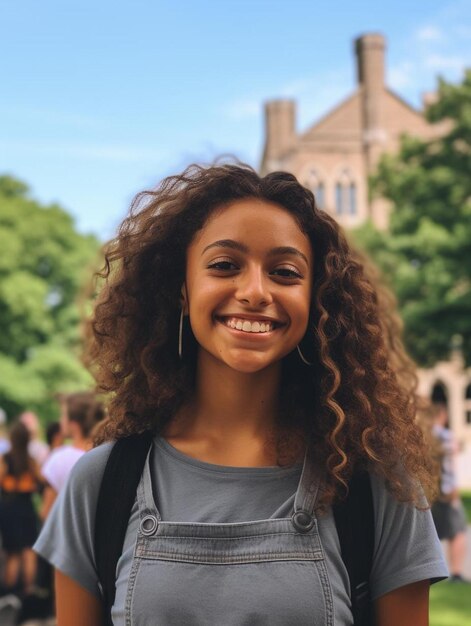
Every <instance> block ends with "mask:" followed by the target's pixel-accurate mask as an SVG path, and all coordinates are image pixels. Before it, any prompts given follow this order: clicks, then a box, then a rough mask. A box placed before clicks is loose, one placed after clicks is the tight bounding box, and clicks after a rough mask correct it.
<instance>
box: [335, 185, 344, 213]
mask: <svg viewBox="0 0 471 626" xmlns="http://www.w3.org/2000/svg"><path fill="white" fill-rule="evenodd" d="M335 212H336V213H337V215H342V214H343V186H342V184H341V183H336V185H335Z"/></svg>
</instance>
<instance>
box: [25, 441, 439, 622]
mask: <svg viewBox="0 0 471 626" xmlns="http://www.w3.org/2000/svg"><path fill="white" fill-rule="evenodd" d="M110 450H111V444H104V445H103V446H100V447H98V448H96V449H94V450H92V451H90V452H88V453H86V454H85V455H84V456H83V457H82V458H81V459H80V460H79V461H78V463H77V464H76V465H75V467H74V469H73V471H72V474H71V476H70V479H69V482H68V485H67V487H66V489H65V490H64V491H63V492H62V493H61V494H60V496H59V498H58V500H57V502H56V504H55V506H54V509H53V510H52V512H51V514H50V516H49V518H48V520H47V522H46V524H45V526H44V528H43V530H42V533H41V535H40V537H39V539H38V541H37V542H36V544H35V546H34V549H35V550H36V551H37V552H38V553H39V554H41V555H42V556H43V557H44V558H46V559H47V560H48V561H50V562H51V563H52V564H53V565H54V566H55V567H56V568H58V569H59V570H61V571H62V572H64V573H65V574H67V575H68V576H69V577H70V578H72V579H73V580H75V581H76V582H77V583H79V584H80V585H82V586H83V587H84V588H85V589H87V590H88V591H90V592H91V593H92V594H94V595H97V596H99V590H98V584H97V583H98V581H97V575H96V570H95V565H94V556H93V533H94V521H95V508H96V499H97V497H98V490H99V487H100V481H101V477H102V474H103V471H104V467H105V464H106V461H107V459H108V455H109V453H110ZM301 470H302V467H301V465H297V466H294V467H292V468H289V469H282V468H278V467H258V468H240V467H223V466H218V465H213V464H210V463H204V462H202V461H198V460H196V459H193V458H190V457H188V456H186V455H184V454H182V453H181V452H179V451H178V450H176V449H175V448H173V447H172V446H171V445H170V444H169V443H168V442H167V441H165V440H164V439H161V438H156V439H155V445H154V449H153V453H152V455H151V475H152V481H153V495H154V498H155V501H156V504H157V507H158V509H159V511H160V514H161V516H162V519H163V520H164V521H174V522H195V523H201V522H202V523H234V522H247V521H253V520H263V519H278V518H287V517H290V515H291V513H292V509H293V504H294V496H295V492H296V489H297V486H298V482H299V479H300V476H301ZM372 490H373V502H374V509H375V550H374V560H373V567H372V572H371V591H372V597H373V599H376V598H378V597H380V596H381V595H383V594H385V593H388V592H389V591H392V590H394V589H396V588H398V587H401V586H403V585H407V584H409V583H412V582H416V581H418V580H425V579H432V580H438V579H441V578H443V577H446V576H447V574H448V573H447V568H446V565H445V562H444V558H443V554H442V550H441V546H440V543H439V541H438V538H437V535H436V532H435V528H434V525H433V522H432V519H431V515H430V512H429V511H418V510H417V509H415V508H414V507H413V506H411V505H409V504H403V503H398V502H397V501H396V500H395V499H394V498H393V497H392V496H391V495H390V494H389V493H388V492H387V490H386V489H385V487H384V485H383V483H382V481H381V480H379V479H378V478H377V477H375V476H373V477H372ZM318 522H319V534H320V538H321V540H322V544H323V547H324V551H325V555H326V563H327V571H328V576H329V579H330V584H331V587H332V594H333V600H334V611H335V620H334V623H335V624H336V625H339V626H344V625H345V626H347V625H349V624H351V621H352V618H351V611H350V608H349V606H350V603H349V584H348V575H347V572H346V569H345V566H344V564H343V562H342V559H341V557H340V547H339V540H338V536H337V532H336V529H335V524H334V520H333V516H332V514H331V513H328V514H326V515H323V516H321V517H320V518H319V520H318ZM138 524H139V512H138V508H137V504H135V505H134V507H133V510H132V512H131V517H130V520H129V524H128V529H127V533H126V538H125V542H124V549H123V554H122V556H121V558H120V560H119V562H118V566H117V583H116V600H115V606H114V608H113V612H112V615H113V622H114V624H116V625H121V624H124V611H125V597H126V590H127V585H128V579H129V574H130V570H131V565H132V559H133V554H134V548H135V543H136V535H137V530H138ZM178 601H179V603H181V602H185V594H184V593H183V594H180V595H179V596H178ZM266 610H267V612H269V611H270V607H267V609H266ZM189 614H191V607H189ZM208 623H209V622H208ZM267 623H269V622H267Z"/></svg>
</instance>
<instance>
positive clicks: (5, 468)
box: [0, 421, 42, 594]
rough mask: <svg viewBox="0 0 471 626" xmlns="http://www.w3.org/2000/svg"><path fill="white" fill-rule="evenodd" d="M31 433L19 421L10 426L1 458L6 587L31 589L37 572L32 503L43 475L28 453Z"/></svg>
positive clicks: (0, 513)
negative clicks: (8, 442) (6, 447)
mask: <svg viewBox="0 0 471 626" xmlns="http://www.w3.org/2000/svg"><path fill="white" fill-rule="evenodd" d="M29 442H30V434H29V431H28V429H27V428H26V426H25V425H24V424H23V423H21V422H20V421H17V422H15V423H14V424H13V425H12V427H11V429H10V450H9V451H8V452H6V453H5V454H4V455H3V456H2V457H1V458H0V490H1V497H0V536H1V540H2V547H3V550H4V552H5V555H6V562H5V570H4V573H3V584H4V585H5V588H6V590H16V589H17V586H18V585H19V587H20V593H21V594H28V593H30V592H31V588H32V585H33V583H34V578H35V575H36V555H35V554H34V552H33V550H32V546H33V543H34V542H35V541H36V538H37V536H38V528H39V519H38V516H37V515H36V511H35V508H34V504H33V500H32V497H33V494H34V493H36V492H37V491H38V490H39V488H40V486H41V484H42V479H41V476H40V473H39V467H38V465H37V463H36V461H35V460H34V459H33V458H32V457H31V456H29V454H28V444H29Z"/></svg>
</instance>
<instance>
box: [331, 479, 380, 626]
mask: <svg viewBox="0 0 471 626" xmlns="http://www.w3.org/2000/svg"><path fill="white" fill-rule="evenodd" d="M333 512H334V519H335V525H336V527H337V532H338V535H339V540H340V550H341V554H342V560H343V562H344V563H345V567H346V568H347V572H348V577H349V579H350V589H351V602H352V613H353V623H354V624H355V626H370V625H372V624H373V611H372V605H371V597H370V583H369V579H370V572H371V567H372V562H373V550H374V536H375V533H374V509H373V495H372V492H371V481H370V476H369V474H368V472H366V471H362V472H355V473H354V474H353V476H352V479H351V480H350V483H349V491H348V495H347V498H346V499H345V500H343V501H342V502H339V503H337V504H335V505H334V506H333Z"/></svg>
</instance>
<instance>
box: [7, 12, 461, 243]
mask: <svg viewBox="0 0 471 626" xmlns="http://www.w3.org/2000/svg"><path fill="white" fill-rule="evenodd" d="M0 19H1V24H2V37H1V41H0V58H1V59H2V61H1V64H2V72H1V75H2V79H1V82H2V97H1V99H0V119H1V122H0V172H2V173H10V174H13V175H15V176H17V177H19V178H21V179H23V180H24V181H26V182H27V183H28V184H29V185H30V186H31V187H32V190H33V195H34V196H35V197H37V198H38V199H39V200H41V201H42V202H45V203H46V202H53V201H57V202H59V203H60V204H61V205H62V206H63V207H64V208H66V209H67V210H68V211H69V212H70V213H72V214H73V215H74V216H75V218H76V221H77V226H78V227H79V229H80V230H82V231H83V232H95V233H96V234H98V235H99V236H100V237H101V238H106V237H109V236H111V235H112V234H113V232H114V230H115V228H116V226H117V224H118V223H119V222H120V220H121V219H122V218H123V217H124V215H125V213H126V211H127V208H128V205H129V203H130V201H131V199H132V197H133V195H134V194H135V193H137V192H138V191H140V190H141V189H144V188H146V187H152V186H155V185H156V184H157V182H158V181H159V180H160V179H161V178H162V177H164V176H166V175H168V174H172V173H176V172H178V171H180V170H182V169H183V167H184V166H185V165H187V164H188V163H190V162H193V161H203V162H209V161H211V160H213V159H214V157H216V156H217V155H219V154H221V153H225V154H227V153H230V154H234V155H236V156H237V157H239V158H241V159H242V160H245V161H247V162H249V163H251V164H252V165H255V166H257V165H258V163H259V160H260V156H261V149H262V141H263V121H264V120H263V103H264V101H265V100H267V99H270V98H276V97H292V98H295V99H296V100H297V101H298V130H303V129H305V128H306V127H308V126H309V125H311V124H312V123H313V122H314V121H315V120H316V119H317V118H319V117H320V116H321V115H322V114H324V113H325V112H326V111H327V110H328V109H329V107H331V106H332V105H334V104H336V103H337V102H338V101H339V100H341V99H342V98H344V97H345V96H347V95H348V94H349V93H350V92H351V91H352V90H353V89H354V88H355V80H356V79H355V65H354V58H353V44H352V41H353V39H354V38H355V37H356V36H358V35H359V34H362V33H365V32H373V31H374V32H381V33H383V34H384V35H385V36H386V38H387V42H388V43H387V45H388V49H387V81H388V83H389V85H390V87H392V88H393V89H394V90H396V91H397V92H398V93H399V94H400V95H401V96H403V97H404V98H405V99H406V100H407V101H409V102H410V103H411V104H412V105H414V106H420V96H421V94H422V93H423V92H424V91H430V90H433V89H434V88H435V86H436V77H437V75H438V74H440V75H442V76H443V77H444V78H446V79H447V80H451V81H458V80H460V79H461V77H462V73H463V68H464V67H465V66H467V67H469V66H471V1H470V0H448V1H447V0H408V1H405V0H382V2H378V0H375V1H370V2H365V1H362V0H357V1H356V2H352V1H351V0H346V1H341V2H333V1H330V2H324V1H322V2H317V1H315V0H309V1H308V0H291V1H289V0H284V1H280V0H270V1H269V0H250V1H249V0H238V1H237V2H234V1H232V0H226V1H224V0H219V1H216V0H213V1H211V0H194V1H192V2H191V1H189V0H182V1H179V0H174V1H173V2H170V1H167V0H165V1H159V0H153V1H151V0H148V1H146V2H144V1H143V0H134V1H132V2H131V1H126V2H125V1H120V0H114V1H113V2H112V1H111V0H93V1H92V0H79V1H78V2H72V3H71V2H69V3H66V2H64V0H61V1H60V2H59V1H56V0H54V1H49V0H42V2H38V0H19V1H15V0H0Z"/></svg>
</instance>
